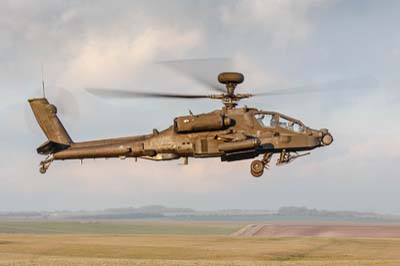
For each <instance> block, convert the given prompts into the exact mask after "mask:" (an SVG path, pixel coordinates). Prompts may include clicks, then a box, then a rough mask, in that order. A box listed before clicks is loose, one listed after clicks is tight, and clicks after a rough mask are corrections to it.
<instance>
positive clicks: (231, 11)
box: [221, 0, 326, 45]
mask: <svg viewBox="0 0 400 266" xmlns="http://www.w3.org/2000/svg"><path fill="white" fill-rule="evenodd" d="M324 2H326V1H322V0H304V1H292V0H272V1H266V0H239V1H236V3H235V4H227V5H224V6H222V7H221V20H222V21H223V22H224V23H226V24H227V25H229V26H231V27H237V28H239V29H248V30H252V32H258V34H260V35H264V36H268V37H270V38H271V41H272V42H274V43H276V44H277V45H284V44H286V43H288V42H290V41H304V40H306V39H307V38H308V37H309V35H310V34H311V32H312V28H313V23H312V21H311V19H310V17H309V16H308V14H309V11H310V10H312V9H314V8H318V7H320V6H322V4H323V3H324Z"/></svg>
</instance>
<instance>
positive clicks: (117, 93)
mask: <svg viewBox="0 0 400 266" xmlns="http://www.w3.org/2000/svg"><path fill="white" fill-rule="evenodd" d="M86 91H87V92H89V93H91V94H93V95H96V96H99V97H102V98H138V97H148V98H177V99H204V98H209V96H208V95H190V94H176V93H159V92H137V91H128V90H111V89H98V88H87V89H86Z"/></svg>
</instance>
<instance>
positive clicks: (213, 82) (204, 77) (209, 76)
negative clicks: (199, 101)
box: [157, 58, 234, 92]
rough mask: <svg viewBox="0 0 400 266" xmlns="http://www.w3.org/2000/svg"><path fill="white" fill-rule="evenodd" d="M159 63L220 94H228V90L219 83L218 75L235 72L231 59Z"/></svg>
mask: <svg viewBox="0 0 400 266" xmlns="http://www.w3.org/2000/svg"><path fill="white" fill-rule="evenodd" d="M157 63H158V64H160V65H163V66H165V67H168V68H170V69H172V70H174V71H175V72H178V73H180V74H183V75H184V76H186V77H188V78H190V79H192V80H194V81H197V82H198V83H200V84H203V85H205V86H207V87H208V88H209V89H212V90H215V91H218V92H226V88H225V87H224V86H223V85H222V84H219V83H218V79H217V77H218V74H219V73H221V72H226V71H232V70H234V64H233V60H232V59H231V58H206V59H184V60H173V61H160V62H157Z"/></svg>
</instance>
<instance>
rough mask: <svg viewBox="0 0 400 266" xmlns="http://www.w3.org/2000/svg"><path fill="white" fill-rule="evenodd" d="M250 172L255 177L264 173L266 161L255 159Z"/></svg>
mask: <svg viewBox="0 0 400 266" xmlns="http://www.w3.org/2000/svg"><path fill="white" fill-rule="evenodd" d="M250 173H251V174H252V176H254V177H260V176H262V174H263V173H264V163H263V162H262V161H260V160H254V161H252V162H251V165H250Z"/></svg>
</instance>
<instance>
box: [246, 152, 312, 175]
mask: <svg viewBox="0 0 400 266" xmlns="http://www.w3.org/2000/svg"><path fill="white" fill-rule="evenodd" d="M309 154H310V153H309V152H307V153H303V154H298V153H297V152H294V154H291V153H290V152H287V151H286V150H282V151H281V154H280V156H279V158H278V160H277V161H276V165H278V166H279V165H283V164H288V163H290V162H292V161H293V160H294V159H297V158H299V157H303V156H306V155H309ZM271 158H272V152H267V153H265V154H264V156H263V159H262V160H254V161H252V162H251V165H250V173H251V175H252V176H254V177H260V176H262V175H263V173H264V169H268V168H269V162H270V161H271Z"/></svg>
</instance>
